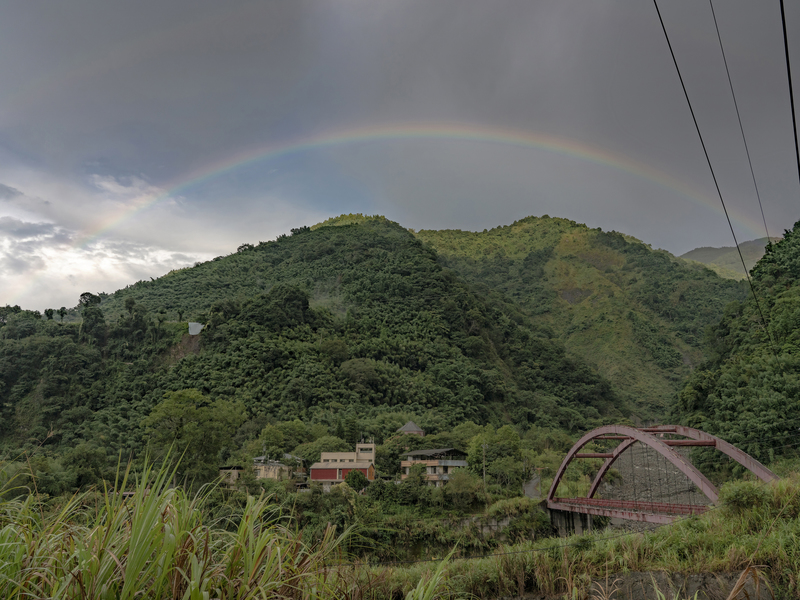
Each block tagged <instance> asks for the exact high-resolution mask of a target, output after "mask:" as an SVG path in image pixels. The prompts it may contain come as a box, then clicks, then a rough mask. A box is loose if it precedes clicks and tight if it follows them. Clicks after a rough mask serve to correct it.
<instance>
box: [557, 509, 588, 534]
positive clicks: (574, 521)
mask: <svg viewBox="0 0 800 600" xmlns="http://www.w3.org/2000/svg"><path fill="white" fill-rule="evenodd" d="M548 512H549V513H550V524H551V525H552V526H553V528H554V529H555V530H556V531H557V532H558V536H559V537H568V536H570V535H573V534H577V535H583V534H584V533H590V532H591V531H592V515H589V514H586V513H579V512H572V511H568V510H556V509H555V508H549V509H548Z"/></svg>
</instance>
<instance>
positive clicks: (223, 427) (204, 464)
mask: <svg viewBox="0 0 800 600" xmlns="http://www.w3.org/2000/svg"><path fill="white" fill-rule="evenodd" d="M244 419H245V408H244V405H243V404H242V403H241V402H238V401H226V400H217V401H215V402H212V401H211V400H210V399H209V398H208V397H206V396H204V395H203V394H201V393H200V392H199V391H197V390H193V389H188V390H180V391H177V392H170V393H167V394H165V395H164V399H163V400H162V401H161V402H160V403H159V404H157V405H156V406H155V408H153V410H152V412H151V413H150V414H149V415H148V416H147V417H146V418H145V419H144V420H143V421H142V425H143V426H144V427H145V430H146V432H147V434H148V435H149V436H150V445H151V448H152V449H153V450H155V451H157V452H158V453H160V454H161V455H162V456H163V455H165V454H166V453H167V451H168V450H169V449H170V448H173V449H174V452H176V453H177V454H178V456H181V460H180V466H179V468H178V473H179V474H180V475H181V476H182V477H183V478H184V479H185V480H187V481H193V482H195V483H204V482H208V481H211V480H213V479H214V478H215V477H216V475H217V468H218V467H219V464H218V463H217V454H218V452H219V451H220V450H221V449H222V447H223V446H224V445H225V443H226V442H227V441H228V440H229V439H230V438H231V437H232V436H233V434H234V433H235V432H236V429H237V428H238V427H239V426H240V425H241V424H242V423H243V422H244Z"/></svg>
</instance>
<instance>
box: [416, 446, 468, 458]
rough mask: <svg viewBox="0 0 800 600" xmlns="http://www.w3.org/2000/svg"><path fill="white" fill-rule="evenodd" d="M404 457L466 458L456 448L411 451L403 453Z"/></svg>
mask: <svg viewBox="0 0 800 600" xmlns="http://www.w3.org/2000/svg"><path fill="white" fill-rule="evenodd" d="M403 454H405V455H406V456H408V457H409V458H411V457H412V456H413V457H417V456H430V457H432V458H433V457H439V456H446V455H450V456H466V455H467V453H466V452H464V451H463V450H457V449H456V448H432V449H430V450H413V451H412V452H404V453H403Z"/></svg>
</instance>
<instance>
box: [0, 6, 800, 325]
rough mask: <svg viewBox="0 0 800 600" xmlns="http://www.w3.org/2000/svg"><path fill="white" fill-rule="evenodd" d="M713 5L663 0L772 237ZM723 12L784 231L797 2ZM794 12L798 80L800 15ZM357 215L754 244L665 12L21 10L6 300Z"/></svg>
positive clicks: (10, 15)
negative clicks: (525, 222)
mask: <svg viewBox="0 0 800 600" xmlns="http://www.w3.org/2000/svg"><path fill="white" fill-rule="evenodd" d="M710 6H711V5H710V4H709V3H706V2H703V1H699V2H698V1H697V0H661V2H660V3H659V8H660V9H661V12H662V15H663V17H664V21H665V25H666V28H667V30H668V33H669V36H670V41H671V43H672V45H673V48H674V50H675V54H676V57H677V60H678V63H679V65H680V68H681V73H682V75H683V78H684V81H685V83H686V87H687V89H688V93H689V96H690V98H691V100H692V105H693V107H694V110H695V114H696V116H697V120H698V123H699V127H700V129H701V131H702V133H703V137H704V140H705V142H706V146H707V149H708V153H709V156H710V160H711V162H712V164H713V167H714V172H715V173H716V176H717V179H718V182H719V186H720V189H721V192H722V196H723V199H724V200H725V204H726V205H727V207H728V211H729V213H730V216H731V219H732V222H733V226H734V228H735V231H736V235H737V237H738V239H739V241H744V240H751V239H755V238H759V237H764V236H765V235H766V233H765V227H764V224H763V222H762V218H761V212H760V210H759V206H758V202H757V199H756V195H755V192H754V186H753V181H752V177H751V174H750V168H749V166H748V162H747V155H746V153H745V147H744V144H743V142H742V138H741V133H740V131H739V124H738V121H737V116H736V112H735V108H734V103H733V98H732V95H731V92H730V88H729V84H728V79H727V77H726V74H725V67H724V63H723V59H722V54H721V52H720V46H719V41H718V39H717V36H716V31H715V28H714V21H713V17H712V12H711V8H710ZM713 8H714V10H715V11H716V16H717V21H718V24H719V29H720V32H721V37H722V43H723V45H724V48H725V53H726V57H727V61H728V65H729V67H730V73H731V79H732V82H733V86H734V89H735V92H736V102H737V103H738V106H739V109H740V113H741V120H742V126H743V128H744V131H745V135H746V139H747V144H748V147H749V152H750V155H751V158H752V164H753V170H754V173H755V176H756V181H757V184H758V189H759V192H760V195H761V200H762V204H763V210H764V214H765V216H766V221H767V226H768V229H769V233H770V234H771V235H780V234H781V233H782V232H783V230H784V229H787V228H790V227H791V226H792V225H793V224H794V222H795V221H796V220H797V219H798V218H799V217H800V184H798V172H797V164H796V158H795V149H794V138H793V134H792V119H791V112H790V104H789V88H788V83H787V72H786V63H785V57H784V46H783V37H782V29H781V19H780V8H779V3H778V2H777V1H775V2H769V3H767V2H752V1H751V0H748V1H745V0H725V2H720V1H719V0H717V2H716V4H715V5H714V7H713ZM786 16H787V30H788V39H789V47H790V57H791V61H792V64H793V65H794V66H795V67H796V68H797V69H798V71H797V72H796V73H794V77H795V81H796V82H797V81H800V66H798V65H800V7H798V6H795V5H793V3H788V6H787V15H786ZM796 91H797V92H798V94H797V95H798V96H800V88H798V89H797V90H796ZM356 212H358V213H364V214H382V215H385V216H386V217H388V218H390V219H392V220H394V221H397V222H399V223H400V224H401V225H403V226H405V227H409V228H413V229H463V230H472V231H481V230H483V229H490V228H492V227H496V226H500V225H508V224H510V223H512V222H514V221H515V220H517V219H521V218H523V217H526V216H530V215H535V216H541V215H545V214H547V215H550V216H557V217H565V218H569V219H573V220H575V221H578V222H581V223H586V224H588V225H589V226H591V227H601V228H603V229H604V230H616V231H621V232H624V233H627V234H630V235H633V236H635V237H637V238H639V239H641V240H643V241H645V242H646V243H648V244H651V245H652V246H653V247H654V248H664V249H666V250H669V251H670V252H673V253H675V254H682V253H684V252H687V251H689V250H691V249H693V248H696V247H699V246H723V245H725V246H729V245H732V243H733V239H732V237H731V233H730V230H729V229H728V224H727V222H726V220H725V216H724V214H723V212H722V207H721V204H720V200H719V197H718V196H717V192H716V189H715V187H714V181H713V179H712V176H711V171H710V170H709V168H708V165H707V163H706V159H705V157H704V155H703V149H702V146H701V145H700V141H699V138H698V136H697V133H696V131H695V129H694V125H693V122H692V118H691V114H690V112H689V109H688V106H687V104H686V100H685V98H684V96H683V91H682V90H681V86H680V81H679V79H678V75H677V73H676V71H675V68H674V65H673V64H672V59H671V57H670V54H669V49H668V46H667V42H666V40H665V37H664V35H663V32H662V30H661V26H660V24H659V20H658V15H657V13H656V10H655V8H654V6H653V4H651V3H649V2H641V1H640V0H535V1H534V0H492V1H491V2H487V1H485V0H433V1H431V0H381V1H380V2H376V1H375V0H318V1H310V0H291V1H289V0H285V1H278V0H273V1H266V0H259V1H256V2H246V1H239V0H227V1H226V2H218V1H217V0H214V1H211V0H191V1H188V0H170V2H163V1H162V0H137V2H128V3H116V2H108V1H106V0H69V2H59V3H55V2H51V1H50V0H3V1H2V2H0V306H1V305H5V304H12V305H14V304H19V305H21V306H22V307H23V308H28V309H38V310H43V309H45V308H48V307H55V308H58V307H60V306H66V307H71V306H75V305H76V304H77V301H78V297H79V295H80V294H81V293H82V292H85V291H91V292H95V293H97V292H108V293H110V292H113V291H115V290H116V289H119V288H122V287H124V286H126V285H128V284H131V283H133V282H135V281H138V280H140V279H148V278H150V277H158V276H160V275H163V274H165V273H167V272H168V271H170V270H171V269H175V268H182V267H185V266H189V265H192V264H194V263H195V262H196V261H203V260H208V259H210V258H213V257H215V256H220V255H225V254H229V253H231V252H234V251H235V250H236V248H237V247H238V246H239V245H241V244H243V243H257V242H259V241H267V240H271V239H274V238H275V237H276V236H277V235H279V234H282V233H287V232H288V231H289V230H290V229H291V228H293V227H300V226H302V225H312V224H314V223H317V222H319V221H322V220H324V219H326V218H328V217H331V216H335V215H338V214H342V213H356Z"/></svg>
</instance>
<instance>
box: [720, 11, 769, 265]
mask: <svg viewBox="0 0 800 600" xmlns="http://www.w3.org/2000/svg"><path fill="white" fill-rule="evenodd" d="M708 5H709V6H710V7H711V16H712V17H714V28H715V29H716V30H717V40H719V49H720V52H722V61H723V62H724V63H725V73H726V75H727V76H728V85H729V86H730V88H731V97H732V98H733V106H734V107H735V108H736V118H737V119H738V120H739V131H740V132H741V133H742V142H743V143H744V151H745V152H746V153H747V164H748V165H750V175H751V176H752V178H753V187H754V188H755V190H756V198H757V199H758V208H760V209H761V219H762V220H763V221H764V231H766V232H767V243H770V237H769V229H768V228H767V218H766V217H765V216H764V207H763V206H762V204H761V194H760V193H759V192H758V184H757V183H756V174H755V171H753V161H752V160H751V159H750V149H749V148H748V147H747V138H746V137H745V135H744V126H743V125H742V116H741V114H739V103H738V102H736V92H734V91H733V80H732V79H731V72H730V69H729V68H728V59H727V58H726V57H725V48H724V47H723V45H722V36H721V35H720V33H719V24H717V14H716V12H714V2H713V1H712V0H708ZM745 270H747V269H745Z"/></svg>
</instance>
